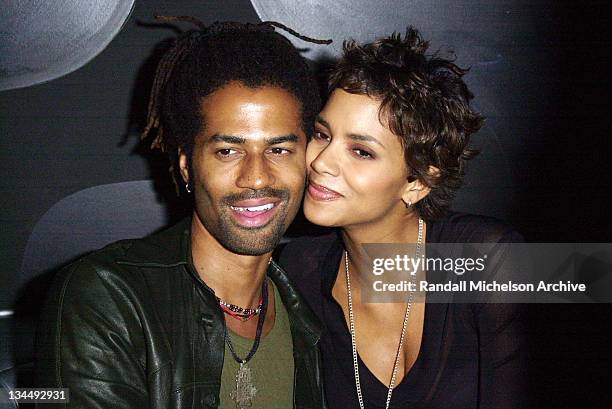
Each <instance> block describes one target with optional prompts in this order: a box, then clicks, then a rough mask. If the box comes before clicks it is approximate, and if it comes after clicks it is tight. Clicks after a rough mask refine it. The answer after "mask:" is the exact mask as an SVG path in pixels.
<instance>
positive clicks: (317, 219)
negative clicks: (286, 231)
mask: <svg viewBox="0 0 612 409" xmlns="http://www.w3.org/2000/svg"><path fill="white" fill-rule="evenodd" d="M312 202H314V201H310V200H308V199H305V200H304V216H306V219H307V220H308V221H309V222H310V223H312V224H316V225H317V226H323V227H338V226H340V224H339V223H338V222H339V220H338V215H337V214H336V213H337V212H336V211H335V210H334V209H329V208H327V209H326V206H322V205H321V204H320V203H319V202H314V203H312Z"/></svg>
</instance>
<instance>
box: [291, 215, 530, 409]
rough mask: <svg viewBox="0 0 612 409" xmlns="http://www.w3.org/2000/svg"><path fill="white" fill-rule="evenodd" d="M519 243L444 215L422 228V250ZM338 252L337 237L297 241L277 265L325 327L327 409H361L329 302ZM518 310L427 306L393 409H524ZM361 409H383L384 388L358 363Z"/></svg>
mask: <svg viewBox="0 0 612 409" xmlns="http://www.w3.org/2000/svg"><path fill="white" fill-rule="evenodd" d="M520 241H522V237H521V236H520V235H519V234H518V233H517V232H516V231H514V230H513V229H512V228H510V227H508V226H506V225H504V224H502V223H500V222H499V221H497V220H495V219H492V218H487V217H482V216H474V215H467V214H459V213H449V214H448V215H447V216H446V217H445V218H443V219H442V220H439V221H437V222H433V223H428V225H427V243H496V242H499V243H509V242H520ZM343 250H344V249H343V245H342V240H341V238H340V235H339V234H338V232H337V231H332V232H331V233H330V234H328V235H325V236H319V237H314V238H313V237H303V238H299V239H296V240H294V241H292V242H290V243H289V244H287V245H286V247H285V248H284V249H283V250H282V251H281V254H280V259H279V260H280V264H281V266H283V268H284V269H285V270H286V272H287V274H288V275H289V276H290V278H291V279H292V280H293V281H294V283H295V284H296V286H297V288H298V290H300V291H301V293H302V295H303V296H304V298H305V299H306V301H307V302H308V303H309V305H310V306H311V308H312V309H313V310H314V312H315V314H316V315H317V316H318V317H319V319H320V320H321V321H322V322H323V324H324V332H323V334H322V337H321V341H320V347H321V356H322V359H323V374H324V383H325V392H326V395H327V402H328V405H329V408H331V409H352V408H359V403H358V400H357V392H356V387H355V379H354V371H353V360H352V351H351V338H350V333H349V330H348V327H347V325H346V321H345V319H344V314H343V312H342V308H341V307H340V305H339V304H338V303H337V302H336V301H335V300H334V298H333V297H332V292H331V291H332V287H333V285H334V282H335V280H336V276H337V272H338V266H339V263H340V261H341V259H342V254H343ZM523 322H524V320H523V315H522V306H520V305H517V304H450V303H447V304H441V303H437V304H436V303H427V304H426V306H425V322H424V326H423V336H422V341H421V349H420V351H419V354H418V357H417V360H416V362H415V363H414V365H413V366H412V368H411V370H410V371H409V372H408V373H407V374H406V376H405V377H404V378H403V379H402V381H401V382H400V384H399V385H397V386H396V388H395V390H394V392H393V398H392V400H391V408H393V409H400V408H401V409H406V408H421V407H423V408H428V409H430V408H445V409H447V408H453V409H463V408H496V409H499V408H524V407H526V406H525V405H526V400H525V396H526V394H525V389H524V387H523V385H524V383H525V382H524V381H525V379H526V378H525V372H526V361H525V356H526V354H525V345H524V343H523V342H522V339H523V338H522V334H523ZM359 373H360V380H361V388H362V394H363V399H364V404H365V407H366V408H367V409H371V408H384V407H385V402H386V396H387V390H388V389H387V386H386V385H384V384H382V383H381V382H380V381H379V380H378V379H377V378H376V377H375V376H374V375H373V374H372V373H371V372H370V371H369V370H368V368H367V367H366V366H365V365H364V363H363V362H362V361H361V359H360V360H359Z"/></svg>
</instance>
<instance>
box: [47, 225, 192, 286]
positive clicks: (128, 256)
mask: <svg viewBox="0 0 612 409" xmlns="http://www.w3.org/2000/svg"><path fill="white" fill-rule="evenodd" d="M185 230H186V223H185V221H181V222H180V223H178V224H176V225H173V226H171V227H169V228H167V229H164V230H161V231H159V232H156V233H153V234H152V235H149V236H146V237H143V238H138V239H126V240H119V241H116V242H114V243H111V244H108V245H107V246H105V247H103V248H101V249H99V250H95V251H92V252H91V253H88V254H86V255H85V256H83V257H81V258H79V259H77V260H76V261H73V262H72V263H70V264H68V265H67V266H65V267H64V268H63V269H62V270H60V272H59V273H58V275H57V277H56V281H62V282H64V285H67V282H68V281H70V282H71V285H76V284H78V285H91V284H94V283H95V282H98V281H100V280H108V279H111V278H113V279H115V278H119V279H121V278H130V279H134V277H135V274H134V272H135V270H136V269H138V268H139V267H164V266H169V267H172V266H176V265H177V264H180V261H181V260H182V255H181V248H182V246H181V240H182V235H183V234H184V231H185Z"/></svg>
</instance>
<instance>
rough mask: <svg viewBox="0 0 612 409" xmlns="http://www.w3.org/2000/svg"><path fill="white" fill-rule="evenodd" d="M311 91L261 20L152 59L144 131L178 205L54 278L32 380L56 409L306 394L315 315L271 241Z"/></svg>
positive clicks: (203, 34) (289, 202) (311, 399)
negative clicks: (63, 391)
mask: <svg viewBox="0 0 612 409" xmlns="http://www.w3.org/2000/svg"><path fill="white" fill-rule="evenodd" d="M319 105H320V100H319V97H318V95H317V87H316V85H315V81H314V79H313V77H312V75H311V74H310V72H309V70H308V67H307V66H306V64H305V61H304V60H303V59H302V58H301V57H300V55H299V54H298V52H297V51H296V50H295V48H294V47H293V46H292V45H291V44H290V43H289V42H288V41H287V40H286V39H285V38H284V37H282V36H281V35H279V34H277V33H275V32H274V30H273V28H272V27H271V26H270V25H266V24H264V25H242V24H235V23H215V24H214V25H212V26H210V27H203V28H202V30H198V31H190V32H187V33H185V34H183V35H181V37H179V39H178V40H177V42H176V43H175V44H174V46H173V47H172V49H171V50H169V51H168V52H167V53H166V54H165V55H164V57H163V58H162V60H161V62H160V64H159V68H158V71H157V74H156V79H155V84H154V89H153V92H152V97H151V104H150V111H149V125H148V126H147V129H146V131H145V134H149V133H151V132H152V131H154V130H157V136H156V138H155V140H154V142H153V146H154V147H159V148H162V149H163V150H165V151H167V152H169V153H170V154H171V155H172V156H171V159H172V163H173V164H174V168H175V169H177V170H179V172H180V177H181V178H182V180H183V182H184V183H185V190H186V192H188V193H191V194H192V195H193V201H194V211H193V215H192V217H190V218H189V219H188V220H184V221H183V222H181V223H179V224H178V225H176V226H174V227H172V228H170V229H169V230H166V231H163V232H161V233H158V234H155V235H153V236H151V237H149V238H145V239H140V240H126V241H121V242H118V243H115V244H112V245H110V246H108V247H106V248H105V249H102V250H100V251H97V252H94V253H92V254H90V255H88V256H86V257H84V258H83V259H81V260H79V261H77V262H76V263H73V264H72V265H70V266H68V267H67V268H65V269H64V270H63V271H62V272H61V273H60V275H59V277H58V278H57V280H56V282H55V284H54V288H52V290H51V293H50V294H51V295H50V298H49V301H48V303H47V306H46V309H45V312H44V315H43V317H42V320H41V325H40V332H39V339H38V353H39V360H38V368H37V370H38V374H39V385H40V386H45V387H64V388H69V389H70V402H69V404H68V407H70V408H146V407H149V408H160V409H161V408H164V409H169V408H216V407H221V408H247V407H253V408H282V409H286V408H290V407H295V408H320V407H323V406H324V404H323V396H322V387H321V384H320V369H319V352H318V349H317V342H318V339H319V329H318V326H317V322H316V319H315V318H314V316H313V315H312V314H311V312H310V310H309V309H308V308H307V307H306V306H305V304H304V302H303V300H302V299H301V298H300V296H299V295H298V294H297V293H296V292H295V290H294V289H293V287H292V286H291V284H290V283H289V282H288V280H287V278H286V277H285V275H284V273H283V271H282V270H281V269H280V267H278V266H277V265H276V264H275V263H274V261H271V253H272V250H273V249H274V247H275V246H276V245H277V244H278V242H279V240H280V239H281V236H282V235H283V233H284V232H285V230H286V229H287V227H288V226H289V224H290V222H291V221H292V219H293V218H294V216H295V214H296V212H297V211H298V208H299V206H300V202H301V198H302V192H303V189H304V181H305V162H304V161H305V157H304V156H305V147H306V140H307V137H308V136H309V134H310V133H311V132H312V127H313V120H314V116H315V115H316V113H317V110H318V108H319Z"/></svg>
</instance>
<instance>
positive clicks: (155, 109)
mask: <svg viewBox="0 0 612 409" xmlns="http://www.w3.org/2000/svg"><path fill="white" fill-rule="evenodd" d="M189 34H191V33H189ZM192 42H193V37H191V36H186V37H183V38H179V39H178V40H177V41H176V42H175V44H174V45H173V47H172V49H171V50H170V51H168V52H167V53H166V54H165V55H164V56H163V57H162V59H161V61H160V62H159V65H158V67H157V70H156V72H155V79H154V80H153V88H152V91H151V98H150V100H149V112H148V116H147V125H146V127H145V129H144V131H143V133H142V135H141V139H146V138H147V137H148V136H149V135H150V133H151V132H152V131H153V130H156V135H155V138H154V139H153V141H152V142H151V149H161V150H162V151H165V150H166V148H167V146H164V145H165V144H164V138H163V134H164V129H163V126H162V125H160V118H159V115H160V110H161V98H162V93H163V90H164V89H165V86H166V84H167V83H168V79H169V78H170V76H171V74H172V70H173V69H174V66H175V65H176V63H177V62H178V61H179V60H180V58H181V57H182V56H183V54H184V53H185V51H186V50H187V49H188V48H189V47H190V46H191V44H192Z"/></svg>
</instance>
